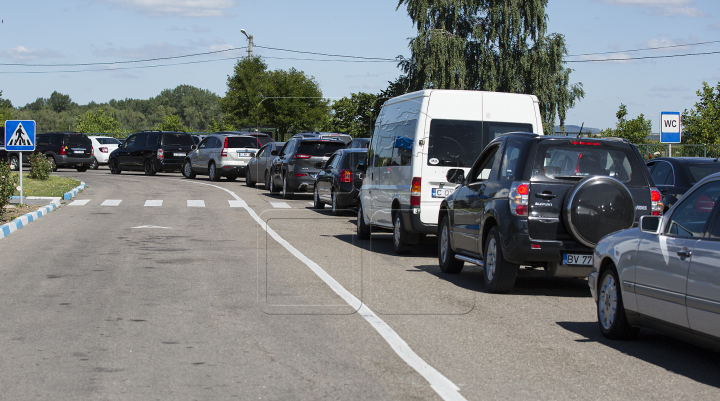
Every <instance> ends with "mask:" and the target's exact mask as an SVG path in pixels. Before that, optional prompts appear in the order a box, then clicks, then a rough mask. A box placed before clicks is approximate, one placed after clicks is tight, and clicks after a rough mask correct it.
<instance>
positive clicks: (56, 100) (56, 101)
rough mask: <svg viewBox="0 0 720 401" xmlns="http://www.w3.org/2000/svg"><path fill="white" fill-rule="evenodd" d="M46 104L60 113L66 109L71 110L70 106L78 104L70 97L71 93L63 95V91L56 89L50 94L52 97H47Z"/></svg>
mask: <svg viewBox="0 0 720 401" xmlns="http://www.w3.org/2000/svg"><path fill="white" fill-rule="evenodd" d="M46 104H47V106H48V107H50V109H52V110H54V111H55V112H56V113H60V112H63V111H65V110H69V109H70V108H72V107H74V106H77V104H75V103H74V102H73V101H72V100H71V99H70V96H69V95H63V94H62V93H59V92H58V91H55V92H53V93H52V94H51V95H50V98H49V99H47V102H46Z"/></svg>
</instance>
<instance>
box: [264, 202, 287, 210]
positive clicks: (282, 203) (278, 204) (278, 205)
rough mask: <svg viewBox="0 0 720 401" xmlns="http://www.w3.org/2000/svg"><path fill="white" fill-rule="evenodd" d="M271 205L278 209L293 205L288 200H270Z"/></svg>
mask: <svg viewBox="0 0 720 401" xmlns="http://www.w3.org/2000/svg"><path fill="white" fill-rule="evenodd" d="M269 203H270V206H272V207H274V208H276V209H291V208H292V207H291V206H290V205H288V204H287V202H269Z"/></svg>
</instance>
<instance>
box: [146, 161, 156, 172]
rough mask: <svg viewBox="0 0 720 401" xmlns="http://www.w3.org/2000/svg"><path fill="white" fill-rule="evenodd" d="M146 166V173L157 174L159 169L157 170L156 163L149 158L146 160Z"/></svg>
mask: <svg viewBox="0 0 720 401" xmlns="http://www.w3.org/2000/svg"><path fill="white" fill-rule="evenodd" d="M144 167H145V175H155V174H157V171H155V165H154V164H153V163H152V161H150V160H149V159H148V160H145V164H144Z"/></svg>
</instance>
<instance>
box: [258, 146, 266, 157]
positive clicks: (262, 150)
mask: <svg viewBox="0 0 720 401" xmlns="http://www.w3.org/2000/svg"><path fill="white" fill-rule="evenodd" d="M267 149H268V146H264V147H262V148H261V149H260V150H259V151H258V152H257V153H256V154H255V158H256V159H259V158H261V157H265V151H266V150H267Z"/></svg>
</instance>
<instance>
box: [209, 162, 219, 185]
mask: <svg viewBox="0 0 720 401" xmlns="http://www.w3.org/2000/svg"><path fill="white" fill-rule="evenodd" d="M208 178H209V179H210V181H213V182H218V181H220V174H218V172H217V167H215V163H213V162H210V164H209V165H208Z"/></svg>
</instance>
